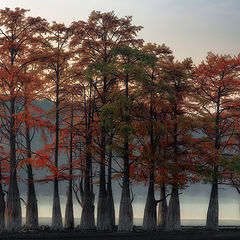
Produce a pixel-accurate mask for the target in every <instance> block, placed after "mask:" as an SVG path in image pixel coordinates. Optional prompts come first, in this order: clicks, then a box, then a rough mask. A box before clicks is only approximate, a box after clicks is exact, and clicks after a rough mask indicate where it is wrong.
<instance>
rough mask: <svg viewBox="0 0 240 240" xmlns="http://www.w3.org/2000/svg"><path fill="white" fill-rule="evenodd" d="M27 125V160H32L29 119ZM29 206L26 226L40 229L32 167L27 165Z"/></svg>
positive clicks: (27, 206)
mask: <svg viewBox="0 0 240 240" xmlns="http://www.w3.org/2000/svg"><path fill="white" fill-rule="evenodd" d="M25 124H26V145H27V158H29V159H31V158H32V154H31V139H30V131H29V126H28V123H27V119H26V120H25ZM27 174H28V181H27V187H28V190H27V205H26V226H27V227H29V228H37V227H38V205H37V197H36V193H35V187H34V182H33V173H32V165H31V164H30V163H29V164H27Z"/></svg>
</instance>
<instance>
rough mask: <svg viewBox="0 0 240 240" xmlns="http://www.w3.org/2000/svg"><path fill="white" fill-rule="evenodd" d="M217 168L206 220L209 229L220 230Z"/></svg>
mask: <svg viewBox="0 0 240 240" xmlns="http://www.w3.org/2000/svg"><path fill="white" fill-rule="evenodd" d="M217 172H218V170H217V168H216V167H215V169H214V175H215V176H214V177H213V183H212V189H211V195H210V200H209V205H208V211H207V221H206V227H207V229H209V230H214V231H218V221H219V220H218V212H219V206H218V179H217V176H216V175H217Z"/></svg>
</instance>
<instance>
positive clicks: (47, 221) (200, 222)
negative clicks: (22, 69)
mask: <svg viewBox="0 0 240 240" xmlns="http://www.w3.org/2000/svg"><path fill="white" fill-rule="evenodd" d="M63 222H64V219H63ZM117 222H118V219H116V223H117ZM142 222H143V219H142V218H135V219H134V225H137V226H141V225H142ZM24 223H25V218H23V224H24ZM205 223H206V220H205V219H182V220H181V224H182V226H205ZM51 224H52V219H51V218H49V217H40V218H39V225H49V226H50V225H51ZM78 224H80V218H75V226H77V225H78ZM219 225H220V226H240V220H235V219H227V220H226V219H221V220H219Z"/></svg>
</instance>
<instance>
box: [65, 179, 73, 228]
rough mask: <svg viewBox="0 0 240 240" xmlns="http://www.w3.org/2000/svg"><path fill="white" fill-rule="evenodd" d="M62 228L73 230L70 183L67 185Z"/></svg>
mask: <svg viewBox="0 0 240 240" xmlns="http://www.w3.org/2000/svg"><path fill="white" fill-rule="evenodd" d="M64 227H65V228H66V229H74V216H73V199H72V184H71V183H69V186H68V193H67V203H66V208H65V221H64Z"/></svg>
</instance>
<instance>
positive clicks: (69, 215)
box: [64, 107, 74, 229]
mask: <svg viewBox="0 0 240 240" xmlns="http://www.w3.org/2000/svg"><path fill="white" fill-rule="evenodd" d="M69 148H70V152H69V181H68V192H67V203H66V208H65V221H64V227H65V228H66V229H74V215H73V199H72V188H73V186H72V173H73V169H72V161H73V108H72V107H71V125H70V144H69Z"/></svg>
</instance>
